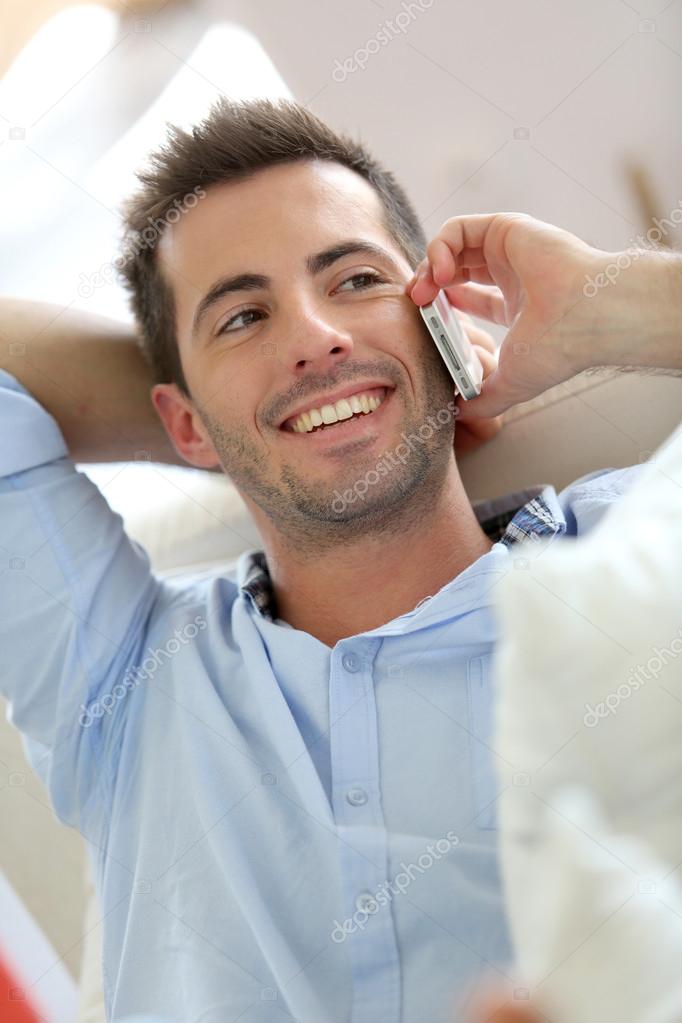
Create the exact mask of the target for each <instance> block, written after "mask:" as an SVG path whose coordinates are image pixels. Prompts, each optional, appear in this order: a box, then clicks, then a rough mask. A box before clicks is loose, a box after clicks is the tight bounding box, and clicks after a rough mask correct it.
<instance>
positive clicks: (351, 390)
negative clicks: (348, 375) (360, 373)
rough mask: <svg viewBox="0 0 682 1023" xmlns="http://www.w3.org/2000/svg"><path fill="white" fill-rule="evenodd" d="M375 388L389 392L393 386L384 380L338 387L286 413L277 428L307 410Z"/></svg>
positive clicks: (309, 399)
mask: <svg viewBox="0 0 682 1023" xmlns="http://www.w3.org/2000/svg"><path fill="white" fill-rule="evenodd" d="M375 387H385V388H386V389H387V390H389V391H392V390H393V389H394V385H393V384H392V383H390V382H388V381H386V380H367V381H363V382H362V383H357V384H347V385H346V386H345V387H340V388H339V389H338V391H331V392H327V393H326V394H321V395H320V396H319V397H317V398H308V399H307V400H306V401H305V402H304V403H302V404H301V405H298V406H297V407H296V408H295V409H293V410H292V411H290V412H287V414H286V415H285V416H284V418H283V419H281V420H280V422H279V426H280V427H282V426H284V424H285V423H286V421H287V420H288V419H294V418H295V417H298V416H300V415H301V413H302V412H307V411H308V409H311V408H321V407H322V406H323V405H333V404H334V403H335V402H337V401H341V399H342V398H349V397H350V396H351V394H362V392H363V391H371V390H373V389H374V388H375Z"/></svg>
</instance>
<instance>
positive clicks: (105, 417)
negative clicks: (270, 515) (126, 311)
mask: <svg viewBox="0 0 682 1023" xmlns="http://www.w3.org/2000/svg"><path fill="white" fill-rule="evenodd" d="M0 368H2V369H5V370H7V372H9V373H11V374H12V375H13V376H15V377H16V378H17V380H18V381H19V382H20V383H21V384H23V386H24V387H25V388H26V389H27V390H28V391H29V392H30V393H31V394H32V395H33V396H34V397H35V398H36V399H37V401H38V402H39V403H40V404H41V405H42V406H43V407H44V408H45V409H47V411H48V412H50V414H51V415H53V416H54V418H55V419H56V420H57V423H58V424H59V427H60V429H61V431H62V433H63V434H64V438H65V440H66V443H67V446H68V448H69V453H70V455H71V457H72V458H73V459H74V460H75V461H77V462H118V461H128V460H134V459H138V460H140V459H145V458H148V459H150V460H151V461H158V462H170V463H175V464H185V463H184V462H182V460H181V459H180V458H179V456H178V455H177V454H176V452H175V450H174V449H173V447H172V445H171V444H170V442H169V440H168V438H167V436H166V433H165V431H164V429H163V427H162V425H161V422H160V420H159V418H158V416H157V414H156V412H155V410H154V407H153V405H152V403H151V400H150V396H149V395H150V389H151V386H152V377H151V371H150V369H149V367H148V365H147V363H146V362H145V360H144V357H143V355H142V353H141V351H140V349H139V347H138V345H137V341H136V338H135V333H134V331H133V329H132V328H130V327H128V326H126V325H125V324H121V323H118V322H116V321H114V320H109V319H106V318H104V317H102V316H94V315H92V314H91V313H84V312H81V311H80V310H71V309H63V307H61V306H58V305H50V304H47V303H44V302H33V301H28V300H23V299H14V298H5V297H2V298H0Z"/></svg>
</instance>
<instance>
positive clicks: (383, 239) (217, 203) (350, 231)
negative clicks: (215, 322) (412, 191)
mask: <svg viewBox="0 0 682 1023" xmlns="http://www.w3.org/2000/svg"><path fill="white" fill-rule="evenodd" d="M350 236H352V237H365V238H367V239H369V240H373V241H376V242H378V243H379V244H381V245H383V246H384V247H385V248H389V249H390V250H391V251H393V252H398V251H399V250H398V249H397V246H396V243H395V241H394V240H393V239H392V238H391V236H390V235H389V233H388V231H387V228H386V226H385V216H384V210H383V206H382V204H381V201H380V199H379V197H378V195H377V194H376V192H375V191H374V189H373V188H372V186H371V185H370V184H369V183H368V182H367V181H365V179H364V178H362V177H361V176H360V175H359V174H356V173H355V172H354V171H352V170H350V169H349V168H347V167H344V166H342V165H341V164H336V163H331V162H330V161H320V160H317V161H301V162H297V163H291V164H282V165H280V166H276V167H268V168H267V169H266V170H262V171H258V172H257V173H256V174H255V175H254V176H253V177H251V178H249V179H247V180H245V181H240V182H236V183H229V184H223V185H213V186H211V187H210V188H208V189H207V190H206V196H205V198H203V199H200V200H199V202H198V203H197V204H196V206H194V207H193V208H192V209H190V210H188V211H187V212H185V213H183V214H182V215H181V216H180V218H179V220H177V222H176V223H175V224H172V225H169V226H168V227H166V229H165V230H164V232H163V235H162V236H161V240H160V242H159V246H158V257H159V259H160V261H161V264H162V272H163V273H164V276H165V277H166V279H167V280H169V281H170V283H171V285H172V287H173V292H174V294H175V298H176V306H178V309H177V312H178V314H180V312H181V309H180V307H181V306H182V307H185V308H184V310H183V311H184V312H185V313H186V312H187V309H186V306H187V305H188V304H191V303H194V304H196V303H197V302H198V301H199V299H200V298H201V296H202V295H203V294H204V293H205V291H206V290H207V288H209V287H210V286H211V284H212V283H213V281H214V280H215V279H216V277H217V276H218V275H219V274H223V273H241V272H244V271H254V272H258V273H265V274H268V275H271V276H272V277H273V278H276V277H278V276H279V275H281V272H282V269H285V270H288V271H291V269H292V258H293V260H294V261H295V262H298V258H297V257H298V256H299V255H300V262H301V265H302V263H303V259H304V257H305V256H306V255H308V254H309V253H312V252H316V251H318V250H319V249H322V248H324V247H325V245H327V244H329V243H330V242H334V241H335V240H339V239H342V238H347V237H350ZM178 318H179V319H180V315H179V317H178ZM178 325H179V324H178Z"/></svg>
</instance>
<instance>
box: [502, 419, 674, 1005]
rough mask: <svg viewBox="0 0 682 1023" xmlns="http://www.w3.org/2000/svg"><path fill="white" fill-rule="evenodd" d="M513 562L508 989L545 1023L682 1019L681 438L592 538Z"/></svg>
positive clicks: (505, 717) (507, 669)
mask: <svg viewBox="0 0 682 1023" xmlns="http://www.w3.org/2000/svg"><path fill="white" fill-rule="evenodd" d="M514 565H515V566H516V570H514V569H512V570H511V571H510V573H509V574H508V575H507V576H506V577H505V579H504V580H503V581H502V582H501V584H500V588H499V602H498V610H499V615H500V619H501V623H502V636H503V638H502V641H501V643H500V646H499V647H498V652H497V656H496V678H497V685H498V701H497V710H496V714H497V717H496V731H495V739H494V747H495V751H496V753H497V754H498V758H499V760H498V763H499V764H500V765H503V766H502V767H501V768H500V770H499V772H498V774H499V778H500V782H501V786H506V787H505V788H504V791H503V792H502V795H501V797H500V820H501V826H502V843H501V847H502V869H503V874H504V879H505V884H506V886H507V899H508V906H509V913H510V925H511V930H512V934H513V937H514V942H515V948H516V954H517V970H518V974H517V978H516V983H517V984H518V985H523V986H527V987H529V988H530V989H531V991H532V993H533V996H534V998H536V999H537V1004H538V1006H539V1007H540V1008H541V1009H542V1010H543V1011H544V1012H546V1013H547V1015H548V1016H549V1017H550V1018H551V1020H552V1021H553V1023H611V1021H613V1023H616V1021H618V1023H622V1021H623V1020H624V1019H627V1020H628V1021H631V1023H672V1021H673V1020H674V1021H676V1023H679V1021H680V1019H682V969H681V968H680V964H681V963H682V868H680V864H681V863H682V741H681V737H682V429H678V430H677V431H676V432H675V433H674V434H673V435H672V437H670V438H669V440H668V441H667V442H666V443H665V444H664V445H663V446H662V447H661V448H660V449H659V450H658V451H657V452H655V454H654V455H653V457H652V458H651V460H650V462H649V463H648V464H647V465H646V467H645V469H644V470H643V472H642V474H641V475H640V477H639V479H638V480H637V482H636V483H635V485H634V486H633V488H632V490H631V491H630V492H629V493H628V494H627V495H626V496H625V497H624V498H623V499H622V500H621V501H620V502H619V503H618V504H616V505H613V506H612V507H611V508H610V509H609V511H608V512H607V514H606V515H605V516H604V518H603V519H602V520H601V521H600V522H599V523H598V524H597V526H596V527H595V528H594V530H593V531H592V532H590V533H589V534H588V535H587V536H586V537H584V538H583V539H580V540H576V541H570V540H565V541H559V542H556V543H549V544H547V543H543V544H542V545H537V544H533V545H531V544H528V545H524V549H523V550H520V551H519V557H517V558H515V561H514ZM548 680H549V681H548Z"/></svg>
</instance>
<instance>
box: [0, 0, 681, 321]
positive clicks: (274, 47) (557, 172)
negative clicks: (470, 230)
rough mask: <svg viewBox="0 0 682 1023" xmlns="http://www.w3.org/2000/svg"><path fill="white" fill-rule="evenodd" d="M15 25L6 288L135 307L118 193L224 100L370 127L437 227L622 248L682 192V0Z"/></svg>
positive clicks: (172, 8) (170, 12) (493, 2)
mask: <svg viewBox="0 0 682 1023" xmlns="http://www.w3.org/2000/svg"><path fill="white" fill-rule="evenodd" d="M3 20H4V32H3V50H2V52H1V54H0V62H1V63H0V71H2V70H4V71H5V74H4V77H3V79H2V81H1V82H0V165H1V167H2V179H3V184H4V187H3V189H2V190H1V192H0V203H1V204H2V206H1V210H0V232H1V233H2V237H3V245H2V252H1V254H0V280H1V281H2V284H1V285H0V287H1V289H2V291H3V292H5V293H12V294H15V295H24V296H31V297H35V298H44V299H49V300H52V301H56V302H60V303H61V304H63V305H68V304H71V305H73V306H80V307H83V308H87V309H90V310H92V311H95V312H101V313H106V314H110V315H113V316H119V317H121V318H127V317H128V315H129V314H128V310H127V305H126V300H125V297H124V295H123V293H122V291H121V289H120V287H119V285H118V284H117V283H116V281H115V279H114V278H113V275H112V274H109V279H108V280H107V270H108V269H110V268H109V263H110V261H111V259H112V258H113V257H114V255H115V254H116V247H117V243H118V236H119V235H118V230H119V229H118V216H117V206H118V204H119V202H120V200H121V199H122V198H123V197H124V196H125V194H126V193H127V192H128V191H130V189H131V188H132V187H134V184H135V180H134V176H133V172H134V170H135V168H136V167H138V166H139V165H140V163H141V162H142V161H143V159H144V157H145V154H146V153H147V151H148V150H149V149H150V148H151V147H152V146H153V145H154V144H155V143H156V142H157V141H160V140H161V138H162V137H163V134H164V123H165V121H167V120H170V121H172V122H174V123H184V124H188V123H191V122H192V121H193V120H196V118H197V117H200V116H201V114H202V112H203V111H204V110H205V109H206V107H207V106H208V105H209V104H210V102H211V100H212V99H213V98H215V96H216V95H218V94H219V93H220V92H224V93H226V94H229V95H231V96H236V97H240V96H253V95H268V96H284V95H289V96H292V97H294V98H295V99H297V100H299V101H301V102H303V103H305V104H306V105H307V106H309V107H310V108H311V109H312V110H313V111H314V112H315V113H317V114H319V115H320V116H321V117H322V118H323V119H324V120H326V121H328V122H329V123H330V124H331V125H332V126H333V127H335V128H338V129H343V130H346V131H349V132H351V133H353V134H356V135H359V136H360V137H361V138H362V139H363V140H364V141H365V142H367V143H368V144H369V145H370V147H371V148H372V149H373V150H374V151H375V153H376V154H377V155H378V156H379V157H380V158H381V159H382V160H383V161H384V162H385V163H386V164H387V165H388V166H389V167H390V168H392V169H393V170H394V172H395V173H396V174H397V176H398V177H399V179H400V180H401V182H402V183H403V184H404V185H405V186H406V188H407V189H408V192H409V193H410V194H411V196H412V197H413V199H414V201H415V204H416V206H417V209H418V212H419V215H420V217H421V218H422V220H423V222H424V225H425V228H426V231H427V234H430V235H432V234H433V233H435V232H436V230H437V229H438V227H439V226H440V224H441V223H442V222H443V220H445V219H446V218H447V217H449V216H453V215H455V214H460V213H466V212H473V211H487V210H498V209H508V210H522V211H525V212H528V213H531V214H533V215H535V216H537V217H540V218H542V219H546V220H549V221H551V222H553V223H556V224H559V225H561V226H563V227H566V228H568V229H570V230H571V231H574V232H576V233H577V234H578V235H580V236H581V237H583V238H584V239H586V240H587V241H590V242H592V243H593V244H595V245H598V246H601V247H603V248H607V249H611V250H613V249H619V248H623V247H626V246H627V245H628V244H630V243H631V240H632V239H634V238H635V237H636V236H637V235H638V234H640V233H642V232H644V231H646V230H647V228H648V227H650V226H651V222H652V221H651V218H652V217H654V216H656V217H659V218H660V217H665V216H666V215H667V214H669V212H670V211H671V210H672V209H674V208H676V207H677V206H678V203H679V202H680V201H681V200H682V181H681V177H682V175H681V173H680V171H681V168H682V135H681V132H680V98H681V97H682V0H637V2H636V3H630V2H629V0H564V2H559V0H555V2H550V0H518V2H513V3H510V2H509V0H478V2H476V3H462V2H459V0H344V2H343V3H341V2H340V0H315V2H312V0H257V2H256V0H185V2H179V0H166V2H163V0H146V2H142V0H125V2H123V0H107V2H100V3H88V4H83V3H73V2H71V3H69V2H64V0H62V2H60V0H32V2H31V3H30V4H27V3H25V0H4V4H3ZM663 241H664V243H666V242H667V243H671V244H679V241H680V229H679V228H674V229H673V230H671V231H670V232H669V234H668V235H666V236H665V237H664V239H663ZM102 270H104V278H103V279H104V283H101V277H100V278H98V277H97V276H96V275H97V274H98V273H100V272H101V271H102Z"/></svg>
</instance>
